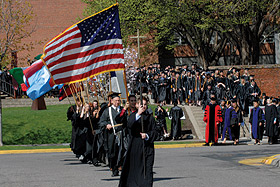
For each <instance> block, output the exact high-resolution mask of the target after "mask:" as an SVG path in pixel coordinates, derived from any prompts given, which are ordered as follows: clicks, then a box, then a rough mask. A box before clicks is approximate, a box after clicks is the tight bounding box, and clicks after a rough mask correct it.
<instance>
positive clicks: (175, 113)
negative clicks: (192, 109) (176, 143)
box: [169, 101, 184, 140]
mask: <svg viewBox="0 0 280 187" xmlns="http://www.w3.org/2000/svg"><path fill="white" fill-rule="evenodd" d="M183 116H184V112H183V110H182V108H180V107H178V106H177V102H176V101H175V102H174V107H172V108H171V110H170V113H169V117H170V118H172V119H171V134H170V135H171V137H172V140H177V139H178V138H181V133H182V126H181V118H182V117H183Z"/></svg>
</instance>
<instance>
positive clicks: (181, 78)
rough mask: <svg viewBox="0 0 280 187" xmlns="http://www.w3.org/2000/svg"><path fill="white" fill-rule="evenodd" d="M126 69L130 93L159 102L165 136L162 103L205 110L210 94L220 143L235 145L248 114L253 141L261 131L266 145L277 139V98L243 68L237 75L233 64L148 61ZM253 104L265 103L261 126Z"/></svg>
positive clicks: (258, 138)
mask: <svg viewBox="0 0 280 187" xmlns="http://www.w3.org/2000/svg"><path fill="white" fill-rule="evenodd" d="M127 72H128V75H127V76H128V80H129V82H128V83H129V88H130V90H131V93H139V92H140V89H142V92H144V93H147V94H150V95H151V98H152V99H153V100H154V103H157V104H159V110H160V115H159V116H160V118H159V121H161V124H162V128H163V132H164V136H165V137H167V136H169V134H168V133H167V130H166V126H165V122H164V118H165V117H167V113H166V112H165V111H164V109H163V108H162V106H164V105H165V104H175V105H176V106H177V104H179V105H182V106H183V105H191V106H198V107H202V109H203V110H204V111H205V108H206V106H208V105H209V104H211V96H215V104H216V105H219V107H220V109H221V117H222V121H221V122H219V125H218V127H217V133H216V134H217V135H218V137H219V138H221V139H222V141H223V143H225V142H226V139H230V140H233V141H234V144H238V142H239V136H240V126H243V125H244V117H248V115H249V114H251V116H249V117H250V120H249V123H250V124H251V127H248V128H250V129H251V132H252V138H253V139H255V140H256V142H255V143H256V144H259V143H260V140H261V139H262V136H263V134H264V133H265V135H267V136H268V137H269V143H270V144H272V143H276V142H277V139H278V137H279V133H278V129H279V121H280V106H279V102H280V97H279V98H277V97H275V96H274V97H268V96H266V94H265V93H262V92H261V90H260V88H259V87H258V85H257V83H256V81H255V79H254V75H250V73H249V69H244V70H243V74H242V75H241V74H240V72H241V70H240V69H237V68H234V67H232V68H230V69H229V70H227V71H225V70H213V71H210V70H209V71H204V70H202V69H201V68H199V67H197V65H196V64H192V66H191V67H188V66H187V65H183V66H175V67H171V66H167V67H165V68H161V66H160V64H152V65H149V66H142V67H141V68H136V69H135V67H130V68H129V69H128V71H127ZM255 102H257V104H256V103H255ZM256 105H260V106H265V109H264V110H260V112H263V113H262V118H261V119H262V121H261V122H262V123H261V124H263V125H262V128H255V124H256V122H255V120H253V116H254V114H255V113H254V111H255V110H256ZM250 106H251V107H253V106H254V107H253V109H252V110H251V111H249V107H250ZM177 107H178V106H177ZM179 108H180V107H179ZM156 113H157V111H156ZM178 115H179V114H178ZM156 116H157V115H156ZM179 121H180V120H179ZM259 126H260V125H259ZM176 128H177V126H176ZM172 130H173V128H172ZM257 130H258V132H261V133H259V134H260V135H259V136H257V134H256V133H255V132H256V131H257ZM172 133H173V132H171V134H172ZM172 137H173V138H174V137H175V138H176V137H178V136H176V135H173V136H172Z"/></svg>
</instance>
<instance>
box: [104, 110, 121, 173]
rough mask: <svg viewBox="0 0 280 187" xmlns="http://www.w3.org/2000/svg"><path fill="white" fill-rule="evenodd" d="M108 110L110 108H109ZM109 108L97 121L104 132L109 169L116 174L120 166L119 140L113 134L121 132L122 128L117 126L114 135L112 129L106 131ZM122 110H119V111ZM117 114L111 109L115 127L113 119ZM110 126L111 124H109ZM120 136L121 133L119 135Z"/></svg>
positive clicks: (108, 122) (109, 121)
mask: <svg viewBox="0 0 280 187" xmlns="http://www.w3.org/2000/svg"><path fill="white" fill-rule="evenodd" d="M109 108H110V107H109ZM109 108H106V109H105V110H104V112H103V113H102V115H101V117H100V121H99V126H100V128H101V129H105V130H104V147H105V150H106V151H107V154H108V159H109V167H110V168H111V169H112V171H113V172H116V171H117V170H118V167H119V166H120V165H119V163H118V161H119V148H120V144H121V142H120V141H121V138H119V137H117V136H116V135H115V133H116V134H117V133H118V134H119V133H120V132H121V131H122V126H118V127H116V128H115V133H114V130H113V128H112V129H110V130H108V129H106V126H107V125H108V124H111V120H110V117H109ZM121 110H122V108H120V111H121ZM117 114H118V112H117V111H116V110H115V109H114V108H112V118H113V122H114V125H117V123H116V121H115V118H116V116H117ZM111 125H112V124H111ZM120 134H121V133H120Z"/></svg>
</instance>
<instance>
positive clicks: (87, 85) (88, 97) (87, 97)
mask: <svg viewBox="0 0 280 187" xmlns="http://www.w3.org/2000/svg"><path fill="white" fill-rule="evenodd" d="M86 94H87V98H88V102H89V103H90V100H89V93H88V82H87V81H86Z"/></svg>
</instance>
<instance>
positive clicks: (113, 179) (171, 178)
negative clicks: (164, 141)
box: [101, 177, 186, 182]
mask: <svg viewBox="0 0 280 187" xmlns="http://www.w3.org/2000/svg"><path fill="white" fill-rule="evenodd" d="M183 178H186V177H156V178H154V182H159V181H170V180H177V179H183ZM101 180H102V181H107V182H109V181H118V180H120V178H119V177H117V178H111V179H101Z"/></svg>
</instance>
